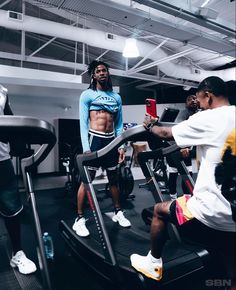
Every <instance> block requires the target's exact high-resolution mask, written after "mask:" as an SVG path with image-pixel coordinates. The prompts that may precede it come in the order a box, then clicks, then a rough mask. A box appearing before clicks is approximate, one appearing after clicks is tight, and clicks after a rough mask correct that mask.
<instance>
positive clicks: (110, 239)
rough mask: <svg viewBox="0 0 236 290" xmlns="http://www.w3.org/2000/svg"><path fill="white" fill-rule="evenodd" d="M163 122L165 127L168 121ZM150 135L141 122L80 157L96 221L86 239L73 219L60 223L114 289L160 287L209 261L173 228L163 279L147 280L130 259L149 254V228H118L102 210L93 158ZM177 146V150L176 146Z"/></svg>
mask: <svg viewBox="0 0 236 290" xmlns="http://www.w3.org/2000/svg"><path fill="white" fill-rule="evenodd" d="M159 125H162V124H161V123H159ZM164 125H165V126H166V123H165V124H164ZM172 125H173V123H172ZM148 134H150V133H148V132H147V131H146V130H145V128H144V127H143V126H142V125H138V126H136V127H133V128H130V129H128V130H126V131H125V132H123V133H122V134H121V135H120V136H118V137H117V138H116V139H115V140H113V141H112V142H111V143H110V144H109V145H108V146H106V147H105V148H103V149H101V150H99V151H96V152H91V153H89V154H84V155H78V156H77V164H78V168H79V171H80V176H81V180H82V181H83V183H84V184H85V187H86V190H87V197H88V201H89V204H90V208H91V211H92V214H93V221H91V222H90V224H88V226H89V230H90V236H89V237H87V238H81V237H79V236H77V235H76V233H75V232H74V231H73V230H72V224H73V221H71V220H70V221H64V220H62V221H61V222H60V225H59V229H60V232H61V235H62V237H63V238H64V240H65V242H66V244H67V246H68V248H69V249H70V250H71V251H72V252H73V254H74V255H75V257H76V258H78V259H79V261H83V262H84V263H85V264H86V265H87V266H88V267H89V268H90V269H91V270H92V271H94V273H96V274H98V275H99V277H101V278H103V279H105V280H106V281H108V282H109V283H110V284H111V285H112V287H113V289H122V290H123V289H160V288H161V287H162V286H164V285H168V284H172V283H176V281H178V280H180V279H181V278H183V277H187V276H188V277H189V276H191V274H193V273H199V272H202V271H203V270H204V268H205V265H206V264H207V260H208V252H207V251H206V250H205V249H203V248H200V247H199V246H197V245H190V244H188V245H187V244H183V243H182V242H181V241H180V240H179V238H178V233H175V232H174V231H172V233H171V235H170V240H169V241H168V242H167V244H166V247H165V248H164V253H163V262H164V276H163V279H162V280H161V281H160V282H157V281H154V280H152V279H148V278H146V277H144V276H143V275H141V274H140V273H137V272H136V271H135V269H133V268H132V267H131V264H130V258H129V257H130V255H131V254H133V253H139V254H143V255H146V254H147V252H148V251H149V250H150V235H149V232H148V231H147V228H146V230H142V229H140V227H135V226H133V225H132V226H131V228H130V229H127V228H126V229H124V228H121V227H117V226H116V224H115V223H113V222H112V221H111V219H110V218H109V217H108V216H107V215H106V214H104V213H102V212H101V209H100V206H99V203H98V200H97V197H96V192H95V189H94V187H93V184H92V181H91V179H90V176H89V171H88V168H87V167H88V166H89V165H90V164H92V163H93V161H94V160H97V159H100V160H102V159H103V158H104V157H105V158H109V156H110V155H111V154H112V152H113V150H117V149H118V148H119V146H120V145H121V144H123V143H125V142H126V141H139V140H142V141H143V140H145V139H146V138H147V137H148ZM174 146H175V147H174V150H176V149H177V146H176V145H174ZM172 149H173V148H172ZM153 178H155V177H154V176H153ZM157 190H158V188H157ZM153 202H155V200H153ZM137 215H138V214H137ZM132 218H134V219H135V218H136V217H135V216H133V217H132ZM132 218H131V219H130V220H131V223H132ZM173 285H174V284H172V286H173Z"/></svg>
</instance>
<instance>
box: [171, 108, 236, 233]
mask: <svg viewBox="0 0 236 290" xmlns="http://www.w3.org/2000/svg"><path fill="white" fill-rule="evenodd" d="M235 115H236V108H235V106H222V107H219V108H216V109H212V110H206V111H202V112H199V113H196V114H194V115H193V116H191V117H190V118H189V119H188V120H186V121H183V122H181V123H179V124H178V125H175V126H173V127H172V133H173V137H174V139H175V141H176V143H177V145H178V146H180V147H186V146H195V145H196V146H197V156H198V158H199V160H200V168H199V172H198V176H197V180H196V184H195V187H194V190H193V196H192V197H191V198H190V199H189V200H188V202H187V207H188V209H189V210H190V212H191V213H192V214H193V216H194V217H195V218H197V219H198V220H199V221H201V222H202V223H204V224H205V225H207V226H209V227H211V228H213V229H216V230H221V231H231V232H235V231H236V223H235V222H234V221H233V220H232V211H231V207H230V204H229V202H228V201H227V200H226V199H225V198H224V196H223V195H222V193H221V190H220V186H218V185H217V184H216V182H215V167H216V165H217V164H218V163H219V162H221V156H222V149H223V148H224V144H225V142H226V139H227V137H228V136H229V134H230V132H231V131H232V130H233V129H234V128H235V126H236V116H235ZM235 142H236V141H235Z"/></svg>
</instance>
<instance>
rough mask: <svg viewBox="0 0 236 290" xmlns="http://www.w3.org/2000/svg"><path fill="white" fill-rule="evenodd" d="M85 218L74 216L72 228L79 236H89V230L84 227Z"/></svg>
mask: <svg viewBox="0 0 236 290" xmlns="http://www.w3.org/2000/svg"><path fill="white" fill-rule="evenodd" d="M85 223H86V220H85V218H84V217H82V218H80V219H79V218H76V219H75V222H74V224H73V226H72V229H73V230H74V231H75V232H76V234H77V235H78V236H80V237H87V236H89V231H88V229H87V227H86V224H85Z"/></svg>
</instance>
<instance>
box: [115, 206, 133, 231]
mask: <svg viewBox="0 0 236 290" xmlns="http://www.w3.org/2000/svg"><path fill="white" fill-rule="evenodd" d="M112 220H113V222H115V223H117V222H118V223H119V225H120V226H121V227H124V228H128V227H130V226H131V223H130V221H129V220H128V219H127V218H126V217H125V216H124V213H123V211H121V210H119V211H118V213H117V214H114V216H113V217H112Z"/></svg>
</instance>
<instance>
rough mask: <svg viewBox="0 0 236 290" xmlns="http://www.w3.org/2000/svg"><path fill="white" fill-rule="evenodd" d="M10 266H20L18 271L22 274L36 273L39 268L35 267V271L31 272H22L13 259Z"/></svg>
mask: <svg viewBox="0 0 236 290" xmlns="http://www.w3.org/2000/svg"><path fill="white" fill-rule="evenodd" d="M10 266H11V267H12V268H18V271H19V272H20V273H21V274H23V275H28V274H32V273H34V272H36V271H37V268H35V269H34V270H33V271H31V272H22V271H20V269H19V267H18V266H17V265H16V264H15V263H14V262H12V261H10Z"/></svg>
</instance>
